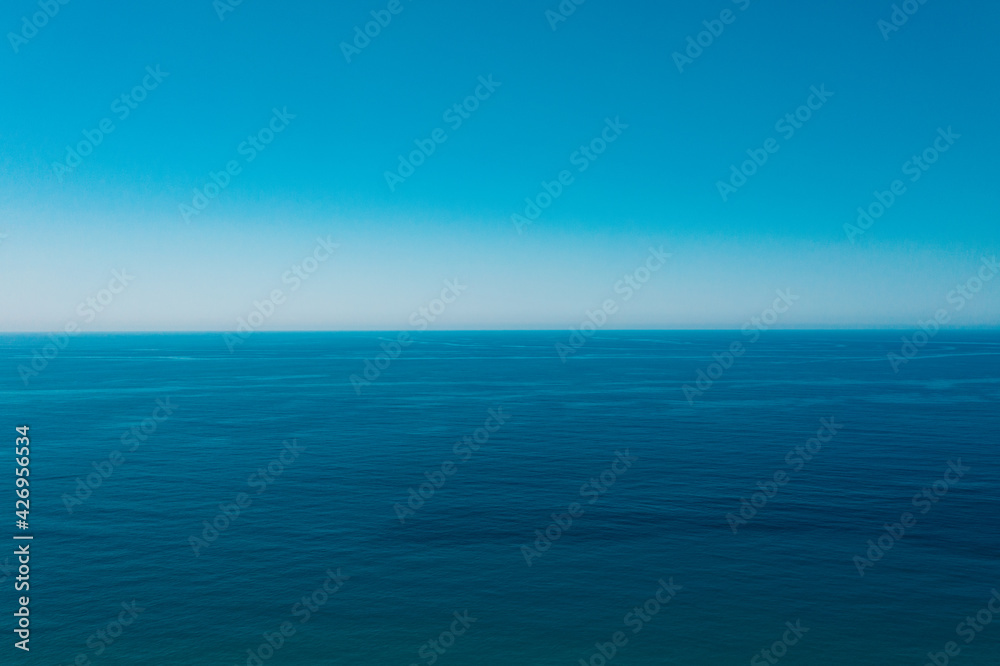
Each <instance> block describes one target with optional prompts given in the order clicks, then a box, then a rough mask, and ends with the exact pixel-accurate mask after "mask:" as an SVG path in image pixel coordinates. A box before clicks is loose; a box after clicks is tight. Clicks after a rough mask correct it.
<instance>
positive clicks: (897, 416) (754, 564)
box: [0, 331, 1000, 666]
mask: <svg viewBox="0 0 1000 666" xmlns="http://www.w3.org/2000/svg"><path fill="white" fill-rule="evenodd" d="M901 335H903V334H901V333H891V332H794V333H793V332H769V333H765V334H764V335H762V336H761V338H760V340H758V341H757V342H754V343H751V342H750V338H749V337H748V336H745V335H743V334H742V333H740V332H739V331H736V332H627V333H626V332H602V333H600V334H598V335H597V336H596V337H594V338H592V339H590V340H587V341H586V342H585V344H583V346H581V347H579V348H573V347H572V345H571V344H570V343H569V341H568V334H567V333H566V332H518V333H492V332H491V333H434V334H431V333H420V334H414V335H413V339H414V340H415V341H414V342H413V343H412V344H410V345H409V346H406V347H400V349H399V350H398V356H397V357H396V358H391V359H390V358H388V356H381V357H379V355H380V354H381V353H382V345H384V346H385V347H386V348H388V349H389V350H390V351H392V352H393V353H395V352H396V351H397V350H396V348H395V347H394V346H393V341H395V340H396V338H397V334H396V333H385V334H376V333H363V334H362V333H350V334H347V333H341V334H279V333H271V334H269V333H255V334H254V335H253V336H251V337H250V338H249V339H248V340H247V341H246V342H245V343H243V344H241V345H238V346H236V347H235V348H234V350H233V351H232V352H230V351H229V350H228V349H227V347H226V344H225V342H224V340H223V338H222V336H221V335H219V334H199V335H110V336H78V337H73V338H70V339H69V340H68V342H67V344H66V346H65V348H64V349H61V350H58V353H57V354H55V355H54V357H53V358H50V359H48V360H47V361H44V362H43V360H42V358H41V357H40V356H39V357H35V351H36V350H37V351H38V352H39V354H41V353H42V352H43V349H44V347H45V346H46V345H47V344H51V341H50V340H48V339H47V338H45V337H41V336H9V335H8V336H5V337H2V338H0V354H2V366H0V395H2V400H0V405H2V409H0V432H2V433H4V435H3V437H6V440H7V444H6V445H7V446H8V447H9V448H8V455H9V458H8V462H7V464H6V465H5V466H4V468H5V469H6V472H5V473H4V474H0V488H6V489H7V490H5V491H4V496H6V497H7V498H8V500H7V511H8V523H7V524H8V527H7V528H6V529H5V530H3V531H0V540H3V539H6V540H7V543H8V545H7V546H5V547H3V549H2V550H0V566H2V569H0V579H3V580H2V582H0V590H2V593H0V608H2V609H3V611H4V616H5V617H6V618H7V619H6V620H5V621H4V631H3V635H4V636H6V638H5V641H6V643H7V644H6V645H3V646H2V648H0V654H2V655H3V656H2V657H0V663H5V664H7V663H9V664H27V663H32V664H37V665H44V666H62V665H65V664H74V663H75V664H88V663H92V664H129V665H132V664H139V665H144V664H151V665H152V664H156V665H159V664H171V665H172V664H184V665H188V664H190V665H200V664H211V665H220V666H230V665H236V664H239V665H244V664H252V665H259V664H366V665H373V666H382V665H390V664H398V665H401V666H407V665H409V664H428V665H430V664H440V665H442V666H451V665H455V666H460V665H467V664H474V665H484V666H485V665H489V666H494V665H495V666H503V665H507V664H538V665H549V664H566V665H576V664H579V663H580V660H583V663H584V664H594V665H595V666H599V665H600V664H602V663H605V661H606V662H607V664H614V665H622V666H627V665H630V664H631V665H639V664H684V665H706V666H716V665H720V664H770V663H777V662H780V663H781V664H783V665H784V664H788V665H792V664H807V665H810V666H820V665H826V664H830V665H833V664H837V665H841V664H852V665H859V664H871V665H884V664H913V665H914V666H921V665H922V664H925V663H928V662H929V659H930V658H929V657H928V652H932V653H937V652H941V651H942V650H944V649H945V646H946V644H947V643H948V642H949V641H954V642H955V643H956V646H955V647H956V648H958V649H960V650H961V652H960V654H959V655H958V656H954V657H951V661H952V663H954V664H959V665H963V666H964V665H968V666H972V665H975V664H983V665H986V664H989V665H996V664H998V663H1000V612H997V613H994V612H992V611H990V610H989V607H988V604H989V603H990V601H991V596H992V595H993V594H994V590H1000V521H998V509H1000V504H998V500H1000V448H998V437H997V433H998V426H1000V414H998V409H997V403H998V401H1000V372H998V371H1000V335H998V334H997V333H995V332H979V333H955V332H942V333H939V334H938V335H937V336H935V337H934V338H933V339H932V340H931V341H930V342H929V343H928V344H926V345H925V346H923V347H922V348H920V349H918V350H915V351H916V355H915V357H914V358H913V359H912V360H909V361H908V362H906V363H905V364H902V365H900V366H899V367H898V372H895V371H894V369H893V367H892V365H891V364H890V362H889V361H888V360H887V358H886V354H887V353H888V352H895V353H899V350H900V346H901V342H900V337H901ZM734 341H741V342H743V344H744V348H745V353H744V354H742V355H741V356H739V357H738V358H733V359H729V358H728V357H725V356H720V357H719V358H720V359H721V360H719V361H716V360H715V359H713V354H717V353H720V352H723V351H724V350H726V349H728V348H729V347H730V345H731V343H733V342H734ZM577 342H579V341H577ZM558 343H563V344H566V345H567V346H569V348H570V349H572V350H573V353H571V354H568V355H567V358H566V360H565V362H563V360H562V359H561V358H560V356H559V354H558V353H557V347H556V345H557V344H558ZM55 350H56V348H55V347H50V348H49V350H48V354H49V355H50V356H53V353H52V352H53V351H55ZM911 351H914V350H911ZM33 358H34V369H33V370H31V371H30V372H27V371H26V370H25V368H32V362H33ZM366 361H368V363H366ZM715 363H718V365H713V364H715ZM19 366H24V367H23V368H22V369H21V371H20V372H19ZM380 366H381V367H380ZM723 366H728V367H723ZM366 369H367V378H366V375H365V373H366ZM35 373H37V374H35ZM22 374H23V375H24V378H23V379H22V376H21V375H22ZM352 375H357V377H356V378H355V380H354V381H353V383H352V380H351V376H352ZM699 378H700V380H701V382H700V384H698V383H697V382H698V381H699ZM362 380H363V381H362ZM363 382H366V383H363ZM685 385H688V386H689V387H690V388H688V389H687V391H686V392H685V388H684V387H685ZM689 397H690V400H689V399H688V398H689ZM19 425H29V426H30V436H31V466H30V473H31V475H30V480H31V486H30V489H31V498H30V501H31V505H30V529H29V530H27V531H26V532H22V531H20V530H18V529H17V528H16V527H15V526H14V521H15V516H14V508H15V507H14V500H15V496H14V492H13V491H14V478H15V477H14V462H13V457H14V451H13V450H14V443H15V437H16V436H17V435H16V433H15V430H14V428H15V426H19ZM904 523H905V525H904ZM887 526H888V527H887ZM16 533H29V534H31V535H33V536H34V540H33V541H31V542H30V543H31V546H30V552H31V560H30V567H31V571H30V586H31V589H30V592H28V593H23V592H22V593H17V592H15V590H14V583H15V580H14V576H16V575H17V574H16V572H15V570H14V566H16V560H15V557H14V555H13V551H14V545H15V544H16V543H18V542H15V541H14V540H13V539H11V537H12V536H13V535H14V534H16ZM869 542H871V543H869ZM862 574H863V575H862ZM20 594H29V595H30V612H31V616H30V617H31V630H32V631H31V641H30V646H31V652H30V655H28V654H25V653H22V652H21V651H20V650H16V649H14V647H13V643H14V641H15V640H16V637H15V635H14V633H13V631H12V629H13V628H14V618H13V616H12V614H13V612H14V611H15V610H16V608H17V605H16V597H17V596H19V595H20ZM992 603H993V608H994V609H997V610H998V611H1000V593H998V594H997V597H996V600H995V601H993V602H992ZM123 604H124V606H123ZM983 609H985V610H983ZM977 613H978V620H977ZM967 617H969V618H971V620H972V623H971V624H970V623H969V622H968V621H967V620H966V618H967ZM790 627H791V628H790ZM282 628H284V630H285V635H282V634H281V631H282ZM268 639H270V644H269V643H268ZM616 639H617V644H616V642H615V641H616ZM763 650H767V651H768V652H767V653H766V655H765V654H764V653H762V651H763ZM602 651H603V652H604V654H602ZM75 660H76V661H75ZM941 663H943V662H941Z"/></svg>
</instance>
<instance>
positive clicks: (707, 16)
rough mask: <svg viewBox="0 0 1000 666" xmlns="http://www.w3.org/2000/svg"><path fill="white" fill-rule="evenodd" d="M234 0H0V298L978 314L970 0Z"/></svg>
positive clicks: (681, 317)
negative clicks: (788, 301)
mask: <svg viewBox="0 0 1000 666" xmlns="http://www.w3.org/2000/svg"><path fill="white" fill-rule="evenodd" d="M231 2H232V0H217V1H216V2H214V3H213V2H212V0H197V1H183V2H175V3H155V4H154V3H132V2H121V1H112V2H106V3H101V4H100V6H98V5H95V4H94V3H85V2H79V0H77V1H73V0H68V1H67V2H66V4H61V3H60V2H59V1H58V0H42V1H41V2H38V1H37V0H36V1H35V2H30V1H27V0H11V1H10V2H8V3H5V4H4V7H3V9H0V31H2V32H3V33H4V34H5V35H6V36H5V39H4V40H3V43H2V44H0V87H2V90H3V91H4V103H3V104H2V105H0V280H2V284H3V285H4V287H5V288H4V289H3V290H0V312H2V313H3V315H2V318H0V330H3V331H11V332H17V331H53V330H63V329H64V328H65V327H66V326H67V325H69V324H71V323H74V322H75V323H76V324H77V325H78V326H79V330H82V331H93V332H99V331H186V330H191V331H216V330H218V331H227V330H234V329H236V328H237V327H238V326H239V325H240V322H241V321H250V317H251V315H252V313H254V312H261V313H265V314H261V315H258V316H255V317H254V320H255V321H256V322H257V323H252V325H254V326H256V327H258V328H260V329H261V330H405V329H409V328H413V327H415V326H416V327H418V328H419V327H420V326H426V327H427V328H429V329H440V330H449V329H568V328H572V327H578V326H579V325H580V324H581V322H582V321H585V320H586V319H587V318H588V316H589V315H588V313H590V314H593V313H594V312H595V310H596V309H600V308H603V307H604V306H605V305H606V304H607V303H608V302H609V301H611V302H612V303H613V305H614V308H613V309H614V313H612V314H609V316H608V322H607V323H606V324H605V327H607V328H610V329H629V328H639V329H643V328H649V329H685V328H722V329H734V328H739V327H741V326H742V325H743V324H744V323H745V322H747V321H749V320H750V319H751V318H752V317H755V316H759V315H760V314H761V313H762V312H765V311H766V310H767V309H768V308H770V307H772V304H773V303H774V301H775V299H776V298H777V297H776V294H777V293H778V292H779V291H781V292H782V293H785V294H791V295H793V296H794V298H793V299H792V300H793V303H794V304H793V305H792V306H790V307H788V308H787V311H786V312H783V313H782V314H781V316H780V317H779V318H778V321H777V322H776V324H775V327H776V328H868V327H893V328H913V327H916V326H917V325H918V323H919V322H921V321H924V320H926V319H928V318H930V317H932V316H934V315H935V313H936V312H938V311H939V310H941V309H944V310H947V311H948V313H949V314H950V315H951V316H950V319H949V321H950V325H954V326H969V327H982V326H997V325H1000V280H996V281H990V279H991V278H992V277H993V275H994V274H995V270H993V269H990V268H989V267H990V266H991V265H992V264H990V263H989V262H990V260H991V258H992V257H994V256H996V253H997V250H998V243H997V241H998V238H1000V231H998V225H997V211H998V203H1000V188H998V187H997V186H996V182H995V180H996V176H997V169H996V162H997V156H998V154H1000V141H998V139H1000V132H998V129H997V121H996V108H997V106H998V104H997V102H998V101H1000V100H998V90H997V87H996V86H995V85H994V81H993V79H994V77H993V76H992V72H993V70H994V69H995V67H996V64H997V63H998V62H1000V57H998V56H1000V44H998V43H997V40H996V39H995V34H996V31H997V27H998V19H1000V5H997V4H996V3H992V2H987V1H986V0H974V1H970V2H964V3H947V2H944V1H943V0H927V1H926V3H924V4H919V2H917V1H916V0H912V2H909V3H903V5H904V6H903V7H900V8H899V10H898V11H897V12H896V14H895V16H894V6H893V3H891V2H870V1H864V2H862V1H860V0H849V1H846V2H845V1H838V2H833V1H821V2H814V3H809V4H808V5H803V4H802V3H796V2H792V1H791V0H781V1H771V2H762V1H760V0H735V1H734V0H705V1H696V2H685V3H662V2H652V1H649V2H626V3H611V2H606V1H603V0H587V1H586V2H582V3H581V4H579V5H577V4H575V3H574V2H572V0H566V1H565V2H562V3H561V4H560V3H559V2H557V1H556V0H545V1H543V0H539V1H535V0H526V1H523V2H510V3H468V2H455V1H451V0H448V1H441V2H433V3H432V2H426V1H424V0H395V1H393V2H389V1H388V0H384V1H383V0H364V1H354V0H345V1H343V2H337V3H325V2H324V3H321V2H297V3H281V4H279V3H265V2H261V1H260V0H244V1H243V2H241V3H240V4H231ZM898 6H899V5H897V7H898ZM46 9H47V10H48V13H49V14H52V15H51V16H49V15H47V14H45V13H44V12H45V11H46ZM904 9H909V10H911V11H912V14H907V13H905V12H904ZM894 19H895V23H893V20H894ZM366 29H367V31H368V33H369V34H367V35H366V34H365V31H366ZM371 35H373V36H371ZM689 38H690V39H689ZM456 105H457V106H456ZM787 114H791V115H790V116H788V117H786V115H787ZM796 114H797V115H796ZM414 151H417V152H416V153H414ZM754 160H756V161H754ZM741 170H742V173H740V171H741ZM734 174H735V175H734ZM747 174H749V175H747ZM896 181H898V182H896ZM894 182H895V191H894ZM535 206H537V208H535ZM859 207H860V208H861V209H862V210H867V211H869V212H873V213H875V215H873V216H872V217H871V218H867V219H866V218H862V223H863V224H862V225H859V224H858V218H859V210H858V209H859ZM863 227H864V228H863ZM665 255H669V258H666V259H663V260H662V261H661V260H656V259H654V257H656V256H665ZM984 262H985V263H984ZM651 266H656V268H655V270H653V269H651ZM310 269H311V270H310ZM116 276H117V277H116ZM970 280H971V281H972V282H971V283H970ZM623 285H624V286H623ZM629 285H633V286H629ZM962 290H964V291H962ZM956 293H959V294H962V295H961V296H956ZM272 297H273V302H272V303H271V305H268V302H266V301H272ZM88 299H89V300H88ZM959 302H961V304H962V306H961V307H958V303H959ZM95 304H96V305H95ZM421 308H424V309H425V311H429V312H432V313H434V314H433V315H432V316H433V320H432V319H431V318H430V317H426V316H424V315H421V314H415V313H420V311H421ZM414 321H416V322H417V324H414ZM421 322H422V323H421Z"/></svg>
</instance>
